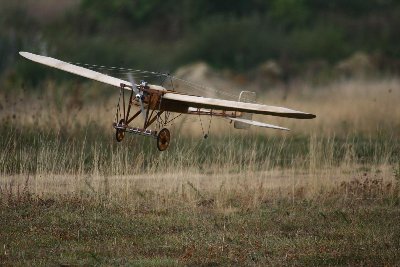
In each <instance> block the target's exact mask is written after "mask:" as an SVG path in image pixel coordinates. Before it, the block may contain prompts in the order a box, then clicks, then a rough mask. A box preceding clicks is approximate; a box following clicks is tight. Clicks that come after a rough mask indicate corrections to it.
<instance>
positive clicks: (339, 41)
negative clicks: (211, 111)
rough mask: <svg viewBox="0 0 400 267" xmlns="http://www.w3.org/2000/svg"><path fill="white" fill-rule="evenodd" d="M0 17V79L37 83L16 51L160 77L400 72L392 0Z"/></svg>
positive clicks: (183, 5)
mask: <svg viewBox="0 0 400 267" xmlns="http://www.w3.org/2000/svg"><path fill="white" fill-rule="evenodd" d="M60 1H62V0H60ZM47 2H53V1H47ZM18 3H19V4H18ZM57 3H58V1H54V3H49V5H51V4H53V5H57ZM0 7H1V8H0V57H1V59H0V73H2V75H3V76H4V73H13V71H14V72H15V73H19V74H21V73H22V74H23V75H26V76H30V77H31V79H32V80H34V79H40V78H41V77H40V76H41V75H43V74H41V71H40V69H39V70H38V69H37V68H36V70H35V69H33V68H32V67H31V66H30V65H28V64H24V63H21V62H20V59H19V57H18V56H17V52H18V51H19V50H26V51H32V52H38V53H41V54H48V55H51V56H56V57H58V58H61V59H66V60H69V61H79V62H85V63H93V64H104V65H113V66H114V65H117V66H131V67H135V68H144V69H153V70H161V71H162V70H173V69H175V68H176V67H178V66H180V65H182V64H187V63H190V62H193V61H197V60H203V61H206V62H207V63H209V64H211V65H212V66H213V67H216V68H220V69H222V68H227V69H232V70H235V71H239V72H245V71H248V70H249V69H252V68H255V67H256V66H258V65H259V64H261V63H263V62H265V61H266V60H269V59H274V60H276V61H278V62H280V63H281V65H285V64H286V65H288V66H291V67H290V68H289V69H290V70H291V72H293V73H296V72H298V70H300V69H302V66H303V65H304V64H306V63H307V62H312V61H318V60H323V61H324V62H327V63H328V64H334V63H335V62H338V61H339V60H341V59H343V58H346V57H348V56H350V55H351V54H353V53H355V52H357V51H363V52H365V53H368V54H371V55H374V56H375V57H376V58H379V62H381V65H380V67H381V68H382V71H390V72H398V71H399V65H400V64H398V62H399V59H400V45H399V44H400V34H399V29H400V1H397V0H352V1H347V0H330V1H325V0H269V1H265V0H236V1H229V0H202V1H197V0H173V1H172V0H135V1H133V0H108V1H99V0H81V1H79V2H78V3H77V4H76V5H74V6H72V7H71V8H69V9H67V10H66V11H65V12H63V13H62V14H60V15H59V16H57V17H56V18H55V19H51V20H46V19H45V18H43V17H39V18H38V17H37V16H36V17H35V16H34V14H35V8H34V6H33V8H30V9H29V8H26V6H24V5H23V4H21V3H20V2H16V3H12V2H11V1H6V0H1V1H0ZM50 10H51V8H50ZM16 75H17V76H18V74H16ZM11 76H12V75H11Z"/></svg>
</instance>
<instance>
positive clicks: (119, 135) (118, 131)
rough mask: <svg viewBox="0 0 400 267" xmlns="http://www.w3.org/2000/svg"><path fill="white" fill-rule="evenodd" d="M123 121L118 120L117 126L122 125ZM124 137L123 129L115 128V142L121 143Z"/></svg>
mask: <svg viewBox="0 0 400 267" xmlns="http://www.w3.org/2000/svg"><path fill="white" fill-rule="evenodd" d="M124 124H125V121H124V119H122V120H120V121H119V123H118V125H124ZM124 137H125V130H124V129H120V128H116V131H115V138H116V139H117V142H121V141H122V140H123V139H124Z"/></svg>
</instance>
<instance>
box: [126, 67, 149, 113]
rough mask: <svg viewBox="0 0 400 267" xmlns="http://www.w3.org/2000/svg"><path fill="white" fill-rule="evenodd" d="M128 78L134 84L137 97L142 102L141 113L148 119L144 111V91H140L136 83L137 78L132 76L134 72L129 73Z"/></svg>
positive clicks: (133, 88) (133, 87)
mask: <svg viewBox="0 0 400 267" xmlns="http://www.w3.org/2000/svg"><path fill="white" fill-rule="evenodd" d="M128 80H129V82H130V83H131V85H132V90H133V91H134V92H135V98H136V100H137V101H138V102H139V104H140V110H141V112H140V113H141V114H142V116H143V119H144V120H146V114H145V113H144V105H143V91H139V89H138V88H137V84H136V83H135V80H134V78H133V76H132V73H128Z"/></svg>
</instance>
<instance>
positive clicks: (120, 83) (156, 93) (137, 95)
mask: <svg viewBox="0 0 400 267" xmlns="http://www.w3.org/2000/svg"><path fill="white" fill-rule="evenodd" d="M20 55H21V56H23V57H25V58H27V59H29V60H32V61H34V62H37V63H41V64H44V65H47V66H50V67H53V68H57V69H60V70H63V71H66V72H70V73H73V74H76V75H79V76H83V77H86V78H89V79H92V80H96V81H99V82H102V83H105V84H109V85H113V86H115V87H118V88H120V97H119V100H118V105H117V112H116V118H115V121H114V123H113V127H114V129H115V130H116V139H117V141H118V142H121V141H122V140H123V139H124V137H125V133H126V132H128V133H133V134H138V135H144V136H149V137H152V138H155V139H156V140H157V148H158V149H159V150H160V151H164V150H166V149H167V148H168V146H169V144H170V139H171V137H170V131H169V130H168V129H167V128H166V127H167V126H168V125H169V123H170V122H171V121H172V120H169V114H170V113H179V114H192V115H199V116H201V115H206V116H216V117H222V118H224V119H227V120H230V121H231V122H232V121H233V122H234V127H235V128H236V129H247V128H249V127H250V126H251V125H254V126H258V127H265V128H273V129H279V130H289V129H287V128H283V127H279V126H275V125H272V124H267V123H263V122H258V121H254V120H252V114H261V115H270V116H279V117H286V118H295V119H313V118H315V117H316V116H315V115H313V114H310V113H305V112H301V111H297V110H292V109H288V108H283V107H276V106H267V105H262V104H257V103H255V93H254V92H250V91H242V92H241V93H240V95H239V100H238V101H232V100H224V99H217V98H210V97H203V96H196V95H190V94H185V93H182V92H177V91H176V90H174V89H172V90H168V89H166V88H165V87H163V86H160V85H154V84H149V83H147V82H145V81H141V82H139V83H138V84H136V83H135V81H134V79H133V76H132V75H130V74H128V75H127V77H128V80H129V81H125V80H122V79H119V78H115V77H112V76H109V75H107V74H104V73H100V72H97V71H94V70H92V69H88V68H84V67H82V66H78V65H75V64H72V63H68V62H64V61H61V60H58V59H55V58H51V57H46V56H41V55H36V54H32V53H28V52H20ZM125 90H128V91H130V93H129V99H127V100H128V101H126V98H127V97H126V96H125ZM121 96H122V97H121ZM121 106H122V107H121ZM133 106H136V107H137V108H138V110H137V112H136V113H134V114H133V115H132V114H131V111H132V107H133ZM121 112H122V114H121ZM140 114H141V115H142V116H143V120H144V125H143V127H132V126H131V123H132V122H133V121H134V120H135V119H136V118H137V117H138V116H139V115H140ZM155 122H156V127H155V128H156V129H150V126H152V125H153V124H154V123H155Z"/></svg>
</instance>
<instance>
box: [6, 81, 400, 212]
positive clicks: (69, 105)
mask: <svg viewBox="0 0 400 267" xmlns="http://www.w3.org/2000/svg"><path fill="white" fill-rule="evenodd" d="M108 89H109V88H104V87H96V86H92V85H90V86H89V85H75V86H71V85H61V86H57V85H55V84H54V83H51V82H48V83H46V84H45V85H44V88H43V90H42V91H40V92H36V93H27V92H26V91H22V90H20V91H18V92H17V93H10V92H8V93H6V92H2V93H1V94H0V95H1V98H0V99H1V101H0V104H1V105H2V107H3V110H2V112H1V120H2V135H1V136H2V137H1V148H2V149H1V152H0V175H1V182H0V183H1V187H2V189H3V191H4V188H11V189H10V190H17V189H18V188H19V187H22V186H24V187H25V188H26V189H27V190H29V191H30V192H33V193H35V194H38V195H41V196H44V195H46V196H47V195H53V196H54V195H60V194H77V195H89V196H94V197H97V198H98V199H103V198H104V197H106V198H107V200H112V201H116V202H121V201H123V202H122V203H131V204H132V205H142V204H143V202H149V201H150V202H152V203H153V204H154V205H155V206H156V207H157V208H162V207H165V205H167V204H168V203H170V204H171V205H172V204H173V203H175V204H176V202H180V201H181V202H185V203H193V205H208V204H207V203H212V205H216V206H219V207H225V208H229V207H231V206H232V205H233V206H235V203H236V202H239V203H241V205H247V206H249V207H256V206H257V205H260V203H264V202H265V201H267V200H268V199H273V198H274V197H275V196H280V197H282V196H284V197H289V198H291V199H293V201H294V200H295V199H298V198H307V197H311V198H313V197H319V196H320V195H321V192H332V191H335V190H336V191H338V192H341V194H342V195H345V196H347V195H356V196H360V195H361V197H365V196H366V197H383V196H384V195H387V194H398V192H397V191H396V190H398V185H396V181H397V180H396V175H395V173H396V168H397V167H396V166H397V164H398V161H399V142H398V140H399V129H400V121H399V120H398V118H400V116H399V115H400V106H399V105H398V103H397V102H398V99H400V98H399V96H400V83H399V80H397V79H394V78H392V79H386V80H372V81H366V80H357V81H343V82H338V83H335V84H331V85H329V86H325V87H323V88H311V87H309V86H304V85H303V86H299V87H298V88H296V89H293V90H292V91H291V93H290V94H289V97H288V98H287V100H285V101H283V100H282V98H281V97H282V92H281V91H279V90H278V89H274V90H271V91H269V92H266V93H265V94H264V95H263V96H261V100H260V102H263V103H268V104H273V105H282V106H288V107H291V108H295V109H298V110H304V111H307V112H311V113H315V114H317V116H318V117H317V119H316V120H311V121H301V120H290V119H289V120H288V119H281V118H273V117H271V118H262V120H263V121H267V122H269V123H276V124H278V125H282V126H288V127H289V128H292V132H291V133H282V132H277V131H268V130H265V129H252V130H250V131H249V132H245V131H238V130H234V129H232V128H233V127H232V126H231V125H230V124H229V123H228V122H225V121H222V120H218V119H213V120H212V127H211V130H212V132H211V137H210V138H209V139H207V140H203V139H202V138H201V135H202V130H201V127H200V125H199V121H198V117H196V116H195V117H191V118H184V119H183V120H181V121H177V122H176V123H175V125H173V126H172V132H173V138H174V142H173V144H172V146H171V148H170V149H169V150H168V151H166V152H163V153H159V152H158V151H156V148H155V141H154V140H150V139H146V138H142V137H137V136H134V137H131V136H128V137H126V139H125V140H124V141H123V142H122V143H116V142H115V141H114V136H113V134H114V133H113V131H112V128H111V122H112V120H113V116H114V106H115V101H116V99H117V97H118V90H116V91H115V92H112V93H109V90H108ZM202 120H203V124H205V125H206V127H207V124H208V123H209V122H208V118H207V117H203V118H202ZM360 188H361V189H360ZM396 188H397V189H396ZM359 189H360V190H361V191H360V192H361V193H357V192H359V191H357V190H359ZM354 192H356V193H354ZM234 202H235V203H234ZM199 203H200V204H199ZM201 203H203V204H201ZM143 205H144V204H143Z"/></svg>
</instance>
